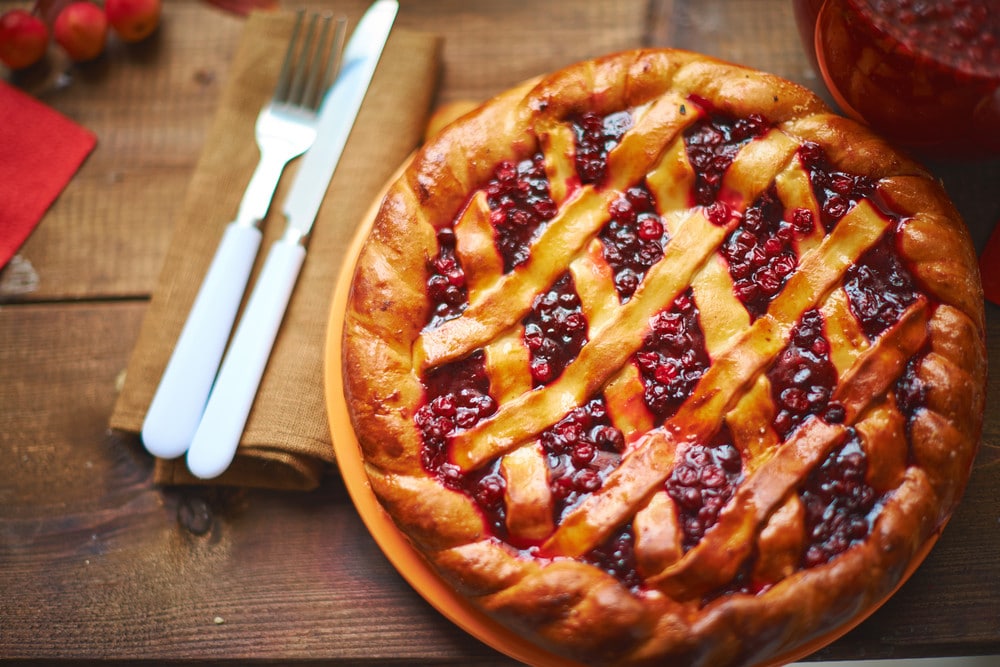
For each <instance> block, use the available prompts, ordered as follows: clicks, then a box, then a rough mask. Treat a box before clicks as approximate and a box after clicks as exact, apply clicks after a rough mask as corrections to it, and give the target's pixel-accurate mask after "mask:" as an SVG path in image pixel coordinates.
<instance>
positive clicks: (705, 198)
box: [684, 100, 770, 222]
mask: <svg viewBox="0 0 1000 667" xmlns="http://www.w3.org/2000/svg"><path fill="white" fill-rule="evenodd" d="M692 101H694V100H692ZM695 103H697V101H695ZM703 106H704V104H703ZM769 127H770V124H769V123H768V122H767V120H766V119H764V117H763V116H760V115H759V114H751V115H750V116H749V117H747V118H733V117H732V116H728V115H726V114H722V113H717V112H713V113H710V114H708V115H707V116H704V117H702V118H701V119H700V120H698V121H697V122H695V123H694V124H693V125H691V127H689V128H688V129H687V130H685V132H684V141H685V143H686V146H687V155H688V161H689V162H690V163H691V166H692V167H694V171H695V174H696V177H695V184H694V200H695V203H697V204H700V205H702V206H709V205H711V204H712V203H713V202H714V201H716V198H717V197H718V194H719V189H720V188H721V187H722V177H723V176H724V175H725V173H726V170H727V169H729V165H731V164H732V163H733V158H735V157H736V154H737V153H738V152H739V150H740V148H741V147H742V146H743V145H744V144H746V143H747V142H749V141H751V140H752V139H754V138H756V137H760V136H762V135H764V134H765V133H766V132H767V131H768V129H769ZM713 222H714V220H713Z"/></svg>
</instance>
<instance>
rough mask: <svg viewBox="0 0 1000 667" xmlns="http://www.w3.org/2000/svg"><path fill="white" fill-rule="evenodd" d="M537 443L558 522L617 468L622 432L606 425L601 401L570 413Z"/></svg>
mask: <svg viewBox="0 0 1000 667" xmlns="http://www.w3.org/2000/svg"><path fill="white" fill-rule="evenodd" d="M539 439H540V441H541V443H542V450H543V451H544V452H545V454H546V457H547V460H548V466H549V470H550V473H549V479H550V482H549V486H550V489H551V491H552V495H553V497H554V498H555V500H556V503H555V505H556V507H555V514H556V517H557V518H558V517H560V516H562V515H563V514H564V513H565V512H566V511H567V510H568V509H570V508H572V507H574V506H575V505H576V504H577V503H578V502H579V500H580V499H581V498H583V497H584V496H585V495H587V494H590V493H593V492H594V491H597V490H598V489H599V488H600V487H601V484H602V483H603V480H604V477H605V476H606V475H607V474H608V473H609V472H611V471H612V470H614V469H615V468H617V467H618V464H619V462H620V461H621V451H622V448H623V447H624V442H625V439H624V437H623V436H622V432H621V431H620V430H618V429H617V428H615V427H614V426H613V425H612V424H611V423H610V422H609V421H608V414H607V407H606V406H605V404H604V399H603V398H595V399H592V400H590V401H588V402H587V403H586V404H585V405H584V406H582V407H580V408H577V409H575V410H572V411H571V412H570V413H569V414H567V415H566V416H565V417H563V418H562V419H561V420H559V421H558V422H557V423H555V424H553V425H552V426H551V427H550V428H548V429H546V430H545V431H543V432H542V434H541V435H540V436H539Z"/></svg>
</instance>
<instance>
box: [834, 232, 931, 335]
mask: <svg viewBox="0 0 1000 667" xmlns="http://www.w3.org/2000/svg"><path fill="white" fill-rule="evenodd" d="M893 238H894V236H893V235H892V234H886V235H885V236H884V237H883V238H882V240H881V241H880V242H879V243H877V244H875V245H874V246H872V247H871V248H870V249H869V250H868V251H867V252H865V253H864V254H863V255H862V256H861V257H859V258H858V261H857V262H856V263H855V264H854V265H853V266H852V267H851V268H850V269H848V271H847V275H846V279H845V281H844V291H845V292H846V293H847V296H848V302H849V303H850V306H851V312H853V313H854V316H855V317H857V318H858V321H859V322H860V324H861V328H862V329H863V330H864V332H865V334H866V335H867V336H868V337H869V338H875V337H877V336H879V335H881V334H882V333H883V332H884V331H885V330H886V329H888V328H889V327H890V326H892V325H893V324H895V323H896V322H898V321H899V318H900V316H901V315H902V314H903V311H905V310H906V308H907V307H908V306H909V305H910V304H912V303H913V302H914V301H915V300H916V298H917V291H916V288H915V287H914V283H913V278H912V276H911V275H910V273H909V272H908V271H907V270H906V268H905V267H904V266H903V263H902V261H901V260H900V258H899V254H898V253H897V252H896V250H895V244H894V243H893Z"/></svg>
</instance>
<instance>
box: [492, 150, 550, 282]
mask: <svg viewBox="0 0 1000 667" xmlns="http://www.w3.org/2000/svg"><path fill="white" fill-rule="evenodd" d="M486 201H487V203H488V204H489V207H490V223H491V224H492V226H493V229H494V230H495V232H494V233H495V235H496V245H497V249H498V250H499V251H500V256H501V257H502V258H503V268H504V271H505V272H510V271H512V270H513V269H514V268H515V267H517V266H518V265H520V264H523V263H524V262H525V261H526V260H527V259H528V254H529V248H530V247H531V242H532V241H533V240H534V239H535V237H536V236H537V235H538V233H539V232H540V230H541V228H542V226H543V224H544V223H545V222H546V221H547V220H551V219H552V218H553V217H555V215H556V213H557V211H558V207H557V206H556V204H555V202H553V201H552V197H550V196H549V181H548V177H547V176H546V174H545V156H543V155H542V154H541V153H536V154H535V155H534V156H533V157H532V158H531V159H528V160H522V161H521V162H519V163H517V164H515V163H514V162H512V161H510V160H504V161H503V162H501V163H500V164H499V165H497V168H496V169H495V170H494V174H493V179H492V180H490V182H489V183H487V184H486Z"/></svg>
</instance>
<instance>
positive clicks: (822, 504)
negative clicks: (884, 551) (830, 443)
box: [799, 429, 879, 567]
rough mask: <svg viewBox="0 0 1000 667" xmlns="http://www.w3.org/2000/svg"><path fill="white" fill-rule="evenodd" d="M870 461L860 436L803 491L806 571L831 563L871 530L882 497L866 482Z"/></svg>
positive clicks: (815, 474)
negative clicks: (807, 568) (809, 568)
mask: <svg viewBox="0 0 1000 667" xmlns="http://www.w3.org/2000/svg"><path fill="white" fill-rule="evenodd" d="M867 470H868V457H867V455H866V454H865V450H864V448H863V447H862V446H861V441H860V439H859V438H858V436H857V434H856V433H855V432H854V431H853V429H852V430H851V436H850V437H849V438H848V439H847V441H846V442H845V443H844V445H843V446H841V447H840V448H839V449H836V450H834V451H833V452H831V453H830V455H829V456H828V457H827V459H826V460H825V461H824V462H823V463H822V465H820V466H819V467H818V468H816V469H815V470H813V471H812V472H811V473H810V474H809V477H808V478H806V481H805V482H804V483H803V485H802V487H801V488H800V490H799V495H800V497H801V499H802V504H803V507H805V524H806V539H807V540H808V541H807V545H806V549H805V552H804V554H803V557H802V565H803V566H804V567H813V566H816V565H822V564H824V563H827V562H829V561H830V560H832V559H833V558H834V557H836V556H837V555H839V554H841V553H843V552H844V551H847V549H849V548H850V547H851V546H853V545H854V544H857V543H858V542H860V541H863V540H864V539H865V538H866V537H867V536H868V532H869V531H870V530H871V525H872V521H873V520H874V515H875V514H876V513H877V511H876V506H877V504H878V501H879V497H878V494H877V493H876V492H875V490H874V489H873V488H872V487H871V486H869V484H868V483H867V482H866V481H865V474H866V473H867Z"/></svg>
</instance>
